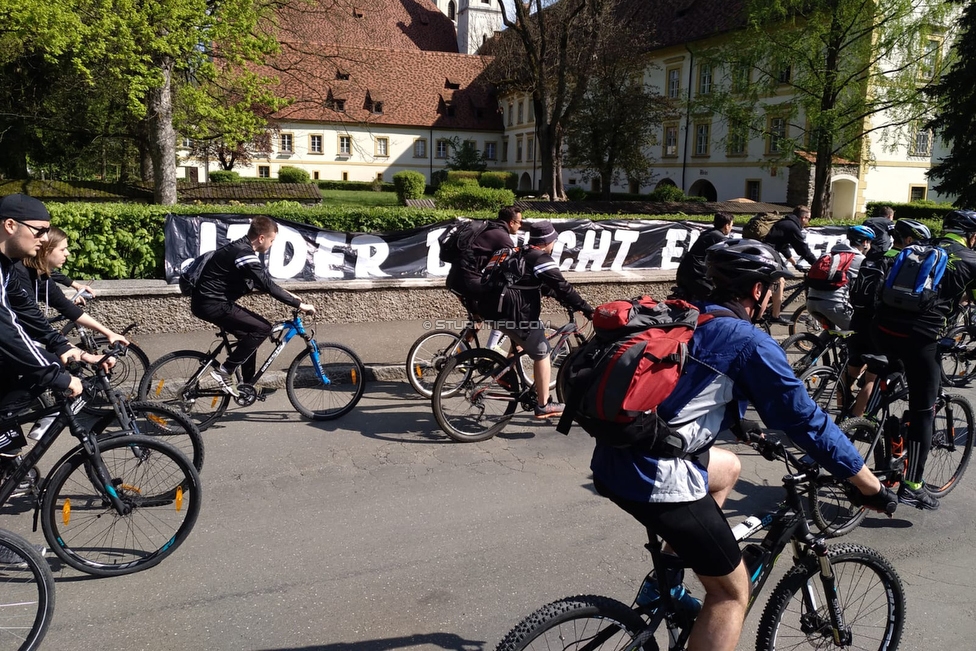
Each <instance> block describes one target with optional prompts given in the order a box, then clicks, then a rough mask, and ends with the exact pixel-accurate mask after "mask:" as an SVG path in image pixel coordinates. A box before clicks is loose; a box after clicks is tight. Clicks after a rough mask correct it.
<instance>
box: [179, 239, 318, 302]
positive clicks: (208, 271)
mask: <svg viewBox="0 0 976 651" xmlns="http://www.w3.org/2000/svg"><path fill="white" fill-rule="evenodd" d="M255 289H256V290H258V291H264V292H267V293H269V294H271V295H272V296H274V297H275V298H276V299H278V300H279V301H281V302H282V303H285V304H286V305H290V306H292V307H298V306H299V304H300V303H301V301H299V300H298V299H297V298H295V297H293V296H292V295H291V294H289V293H288V292H286V291H285V290H283V289H282V288H281V287H279V286H278V283H276V282H275V281H274V280H273V279H272V278H271V275H270V274H269V273H268V270H267V268H265V266H264V264H263V263H262V262H261V259H260V258H259V257H258V254H257V253H255V252H254V249H253V248H252V247H251V243H250V241H248V239H247V238H246V237H242V238H241V239H239V240H234V241H233V242H230V243H228V244H225V245H224V246H222V247H220V248H219V249H217V250H216V251H215V252H214V254H213V256H212V257H211V258H210V260H208V261H207V265H206V266H205V267H204V268H203V273H202V274H201V275H200V280H199V282H197V286H196V289H194V290H193V296H192V297H191V300H190V307H191V309H193V306H194V305H199V304H200V303H204V302H217V303H233V302H235V301H236V300H237V299H239V298H241V297H242V296H244V295H246V294H249V293H251V292H252V291H253V290H255ZM194 314H195V312H194Z"/></svg>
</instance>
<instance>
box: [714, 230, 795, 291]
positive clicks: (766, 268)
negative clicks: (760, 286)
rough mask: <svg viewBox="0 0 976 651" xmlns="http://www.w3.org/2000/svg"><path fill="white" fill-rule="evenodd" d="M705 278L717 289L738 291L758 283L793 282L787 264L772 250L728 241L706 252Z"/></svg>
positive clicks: (751, 244)
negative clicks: (789, 279)
mask: <svg viewBox="0 0 976 651" xmlns="http://www.w3.org/2000/svg"><path fill="white" fill-rule="evenodd" d="M705 266H706V270H707V271H706V275H707V276H708V278H709V280H711V281H712V283H714V284H715V288H716V289H722V288H740V287H745V286H748V285H752V284H754V283H755V282H756V281H761V282H764V283H766V284H772V283H773V281H775V280H778V279H780V278H792V277H793V274H792V273H790V270H789V269H787V267H786V261H785V260H784V259H783V256H782V255H780V254H779V253H778V252H777V251H776V250H775V249H773V247H771V246H769V245H768V244H764V243H762V242H757V241H756V240H729V241H726V242H721V243H719V244H716V245H715V246H713V247H711V248H709V249H708V253H707V254H706V257H705Z"/></svg>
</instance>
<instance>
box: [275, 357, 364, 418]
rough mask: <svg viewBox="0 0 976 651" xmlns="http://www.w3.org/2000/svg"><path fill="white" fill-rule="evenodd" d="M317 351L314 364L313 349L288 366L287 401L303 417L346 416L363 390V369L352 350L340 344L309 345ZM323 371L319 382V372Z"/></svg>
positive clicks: (286, 379)
mask: <svg viewBox="0 0 976 651" xmlns="http://www.w3.org/2000/svg"><path fill="white" fill-rule="evenodd" d="M312 345H313V346H315V349H314V350H316V351H317V352H318V356H319V361H318V364H316V363H315V362H314V361H313V358H312V350H313V349H310V348H306V349H305V350H303V351H302V352H300V353H298V356H297V357H295V359H294V360H292V363H291V365H289V367H288V374H287V375H286V376H285V389H286V391H287V392H288V400H289V401H290V402H291V406H292V407H294V408H295V410H296V411H298V413H300V414H301V415H302V416H304V417H305V418H310V419H311V420H333V419H336V418H339V417H341V416H344V415H346V414H348V413H349V412H350V411H352V410H353V408H354V407H355V406H356V405H357V404H358V403H359V401H360V400H361V399H362V397H363V392H364V391H366V367H365V366H363V362H362V361H361V360H360V359H359V356H358V355H356V353H354V352H353V351H352V349H351V348H348V347H346V346H343V345H342V344H335V343H324V344H319V343H315V342H312ZM319 368H320V369H321V370H322V376H324V377H325V379H326V380H327V382H324V381H323V380H322V376H320V375H319V371H318V369H319Z"/></svg>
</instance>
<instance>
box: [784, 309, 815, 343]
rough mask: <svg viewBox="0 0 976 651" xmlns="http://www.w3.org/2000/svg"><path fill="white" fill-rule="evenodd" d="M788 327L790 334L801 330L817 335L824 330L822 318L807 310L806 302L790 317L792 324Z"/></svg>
mask: <svg viewBox="0 0 976 651" xmlns="http://www.w3.org/2000/svg"><path fill="white" fill-rule="evenodd" d="M787 327H788V328H789V332H790V336H793V335H795V334H798V333H801V332H809V333H810V334H812V335H817V334H820V333H821V332H822V331H823V326H822V325H821V324H820V319H818V318H816V317H814V316H813V315H811V314H810V312H808V311H807V306H806V304H803V305H801V306H800V307H798V308H796V311H794V312H793V316H791V317H790V325H789V326H787Z"/></svg>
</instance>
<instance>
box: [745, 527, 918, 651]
mask: <svg viewBox="0 0 976 651" xmlns="http://www.w3.org/2000/svg"><path fill="white" fill-rule="evenodd" d="M827 554H828V556H829V558H830V565H831V567H832V568H833V572H834V577H835V581H836V583H835V585H836V588H837V589H836V593H835V596H836V598H837V600H838V602H839V603H840V606H841V608H842V609H843V612H844V623H845V624H846V627H847V630H848V631H850V632H851V636H852V640H851V642H852V643H851V645H850V646H844V648H845V649H871V650H874V651H882V650H884V651H894V650H895V649H897V648H898V644H899V642H900V641H901V634H902V628H903V627H904V623H905V592H904V588H903V587H902V583H901V579H900V578H899V576H898V573H897V572H895V570H894V568H893V567H892V566H891V564H890V563H889V562H888V561H887V560H885V558H884V557H883V556H881V554H879V553H878V552H876V551H874V550H873V549H870V548H868V547H863V546H861V545H850V544H844V545H836V546H834V547H830V548H829V549H828V550H827ZM819 575H820V566H819V564H818V563H817V561H816V559H809V560H808V561H807V562H806V563H804V564H802V565H795V566H794V567H793V568H792V569H790V571H789V572H787V573H786V576H784V577H783V579H782V580H781V581H780V582H779V583H778V584H777V585H776V588H775V589H774V590H773V593H772V594H771V595H770V597H769V601H768V602H767V603H766V608H765V609H764V610H763V614H762V617H761V618H760V620H759V629H758V634H757V636H756V651H773V650H775V649H778V650H779V651H782V650H783V649H787V648H804V649H806V648H814V649H826V648H835V643H834V640H833V635H832V632H831V628H830V619H829V615H828V614H827V611H826V608H827V603H828V601H829V599H830V598H831V597H827V596H825V595H824V594H823V592H824V587H823V584H822V583H821V582H820V580H819ZM871 579H874V580H875V581H874V582H873V584H872V585H868V583H870V582H871ZM804 588H807V590H804ZM804 592H806V593H815V596H814V598H813V599H812V602H813V603H814V604H815V608H816V611H813V612H808V610H807V609H808V608H809V603H810V601H811V599H810V595H809V594H798V593H804ZM832 596H833V595H832ZM805 602H806V603H805ZM865 604H871V607H866V606H865ZM885 606H887V607H885ZM794 609H795V610H796V612H793V611H794ZM788 627H791V628H794V629H795V636H796V637H795V638H793V636H792V635H790V632H789V631H788V630H787V628H788ZM790 639H795V640H796V643H795V644H791V643H790Z"/></svg>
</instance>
